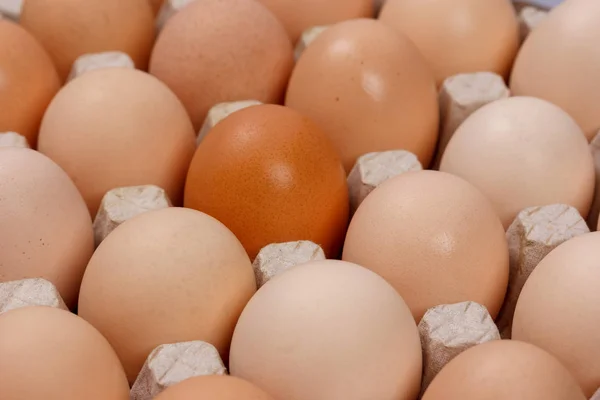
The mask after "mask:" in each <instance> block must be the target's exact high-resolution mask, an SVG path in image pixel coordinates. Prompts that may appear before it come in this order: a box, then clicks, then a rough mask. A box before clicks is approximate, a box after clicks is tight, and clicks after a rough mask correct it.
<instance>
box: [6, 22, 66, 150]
mask: <svg viewBox="0 0 600 400" xmlns="http://www.w3.org/2000/svg"><path fill="white" fill-rule="evenodd" d="M0 76H1V77H2V79H0V110H1V111H0V132H7V131H9V132H10V131H13V132H18V133H20V134H21V135H23V136H25V137H26V138H27V141H28V142H29V145H30V146H32V147H35V146H36V142H37V135H38V129H39V127H40V122H41V121H42V116H43V115H44V111H46V107H48V104H49V103H50V100H52V97H54V95H55V94H56V92H58V89H59V88H60V81H59V79H58V74H57V73H56V69H55V68H54V65H53V64H52V60H51V59H50V57H49V56H48V54H47V53H46V51H45V50H44V48H43V47H42V46H41V45H40V44H39V43H38V42H37V40H35V38H34V37H33V36H31V35H30V34H29V33H28V32H27V31H26V30H25V29H23V28H21V27H20V26H19V25H17V24H15V23H13V22H10V21H8V20H6V19H3V20H0Z"/></svg>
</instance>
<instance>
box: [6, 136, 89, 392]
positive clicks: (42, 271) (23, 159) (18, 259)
mask: <svg viewBox="0 0 600 400" xmlns="http://www.w3.org/2000/svg"><path fill="white" fill-rule="evenodd" d="M93 251H94V234H93V231H92V220H91V218H90V215H89V213H88V210H87V208H86V206H85V202H84V201H83V199H82V197H81V195H80V194H79V192H78V191H77V188H76V187H75V185H74V184H73V182H72V181H71V180H70V179H69V177H68V176H67V174H66V173H65V172H64V171H63V170H62V169H60V167H59V166H58V165H56V164H55V163H53V162H52V161H51V160H50V159H49V158H48V157H45V156H44V155H42V154H40V153H38V152H37V151H33V150H29V149H22V148H17V147H4V148H0V282H6V281H12V280H19V279H24V278H38V277H41V278H45V279H47V280H49V281H50V282H52V283H53V284H54V285H55V286H56V287H57V289H58V291H59V292H60V294H61V295H62V297H63V299H64V300H65V303H66V304H67V306H69V307H71V308H73V307H74V306H75V305H76V303H77V295H78V293H79V285H80V284H81V279H82V277H83V272H84V270H85V266H86V264H87V262H88V261H89V259H90V257H91V256H92V253H93ZM0 391H1V389H0Z"/></svg>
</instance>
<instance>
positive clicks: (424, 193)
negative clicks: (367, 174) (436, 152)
mask: <svg viewBox="0 0 600 400" xmlns="http://www.w3.org/2000/svg"><path fill="white" fill-rule="evenodd" d="M342 259H343V260H345V261H350V262H354V263H357V264H360V265H363V266H365V267H367V268H369V269H371V270H373V271H375V272H376V273H378V274H379V275H381V276H383V277H384V278H385V279H386V280H387V281H388V282H390V283H391V284H392V286H394V287H395V288H396V290H397V291H398V293H400V295H401V296H402V297H403V298H404V300H405V301H406V303H407V304H408V306H409V307H410V309H411V311H412V313H413V316H414V317H415V319H416V320H417V321H419V320H420V319H421V318H422V317H423V315H424V314H425V312H426V311H427V310H428V309H429V308H431V307H434V306H437V305H440V304H453V303H459V302H463V301H475V302H477V303H480V304H482V305H484V306H486V307H487V309H488V311H489V312H490V315H491V316H492V318H495V317H496V315H497V314H498V311H499V309H500V306H502V302H503V300H504V294H505V292H506V286H507V282H508V245H507V243H506V238H505V235H504V230H503V229H502V224H501V223H500V221H499V219H498V217H497V216H496V214H495V213H494V209H493V207H492V205H491V204H490V202H489V201H488V200H487V199H486V198H485V197H484V196H483V194H481V192H479V191H478V190H477V189H476V188H475V187H473V186H472V185H470V184H469V183H467V182H466V181H464V180H462V179H460V178H457V177H455V176H452V175H450V174H445V173H442V172H436V171H420V172H409V173H406V174H403V175H400V176H398V177H395V178H392V179H390V180H388V181H386V182H384V183H383V184H382V185H381V186H379V187H378V188H377V189H375V190H374V191H373V192H371V194H370V195H369V196H367V198H366V199H365V201H364V202H363V203H362V204H361V205H360V207H359V208H358V210H357V212H356V214H355V215H354V217H353V219H352V221H351V222H350V227H349V228H348V234H347V236H346V242H345V244H344V253H343V257H342Z"/></svg>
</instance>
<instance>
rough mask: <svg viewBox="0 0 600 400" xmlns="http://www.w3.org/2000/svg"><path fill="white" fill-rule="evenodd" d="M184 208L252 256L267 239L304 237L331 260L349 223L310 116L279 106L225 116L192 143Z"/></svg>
mask: <svg viewBox="0 0 600 400" xmlns="http://www.w3.org/2000/svg"><path fill="white" fill-rule="evenodd" d="M185 206H186V207H190V208H194V209H197V210H200V211H203V212H205V213H207V214H209V215H212V216H213V217H215V218H217V219H218V220H219V221H221V222H223V223H224V224H225V225H226V226H227V227H228V228H229V229H231V230H232V231H233V233H234V234H235V235H236V236H237V237H238V238H239V239H240V241H241V242H242V244H243V245H244V247H245V248H246V250H247V251H248V254H249V255H250V258H251V259H254V257H256V255H257V254H258V252H259V251H260V249H261V248H262V247H264V246H266V245H268V244H271V243H281V242H290V241H297V240H310V241H312V242H314V243H317V244H319V245H320V246H321V247H322V248H323V250H324V251H325V254H327V255H328V256H329V257H336V256H338V255H339V251H340V249H341V246H342V242H343V240H344V234H345V231H346V227H347V223H348V207H349V206H348V187H347V184H346V177H345V173H344V170H343V168H342V165H341V162H340V159H339V156H338V154H337V152H336V151H335V149H334V148H333V146H332V145H331V143H330V141H329V140H328V139H327V137H326V136H325V134H324V133H323V132H322V131H321V130H320V129H319V128H318V127H317V126H316V125H315V124H314V123H313V122H311V121H310V120H309V119H307V118H305V117H304V116H302V115H300V114H299V113H297V112H296V111H294V110H291V109H289V108H286V107H283V106H278V105H259V106H253V107H249V108H246V109H244V110H241V111H238V112H236V113H234V114H232V115H230V116H229V117H228V118H226V119H225V120H223V121H221V122H220V123H219V124H217V125H216V126H215V127H214V128H213V129H212V130H211V131H210V132H209V133H208V135H207V136H206V138H205V139H204V140H203V141H202V143H201V144H200V146H199V147H198V149H197V151H196V154H195V155H194V159H193V160H192V164H191V166H190V170H189V172H188V177H187V182H186V187H185Z"/></svg>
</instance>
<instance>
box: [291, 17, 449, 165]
mask: <svg viewBox="0 0 600 400" xmlns="http://www.w3.org/2000/svg"><path fill="white" fill-rule="evenodd" d="M285 104H286V105H287V106H288V107H291V108H293V109H295V110H298V111H300V112H301V113H303V114H304V115H306V116H307V117H309V118H311V119H312V120H313V121H315V123H317V124H318V125H319V126H320V127H321V128H322V129H323V131H324V132H325V133H326V134H327V135H328V136H329V138H330V139H331V141H332V142H333V144H334V146H335V147H336V149H337V150H338V151H339V152H340V155H341V157H342V162H343V163H344V168H345V169H346V171H347V172H350V170H351V169H352V167H353V166H354V163H355V161H356V159H357V158H358V157H360V156H362V155H364V154H366V153H370V152H374V151H385V150H408V151H411V152H413V153H415V155H416V156H417V157H418V158H419V161H420V162H421V163H422V164H423V165H424V166H427V165H428V164H429V162H430V160H431V157H432V155H433V151H434V149H435V145H436V142H437V137H438V121H439V115H438V112H439V107H438V102H437V92H436V88H435V83H434V80H433V75H432V74H431V72H430V70H429V67H428V66H427V63H426V62H425V60H424V58H423V57H422V56H421V54H420V53H419V51H418V50H417V48H416V47H415V46H414V45H413V43H412V42H411V41H410V40H409V39H408V38H407V37H405V36H403V35H401V34H399V33H397V32H395V31H394V30H393V29H392V28H390V27H388V26H386V25H384V24H382V23H381V22H378V21H375V20H369V19H359V20H352V21H346V22H341V23H339V24H336V25H334V26H332V27H330V28H328V29H327V30H325V31H324V32H323V33H322V34H321V35H319V36H318V37H317V39H315V41H314V42H312V43H311V45H310V46H308V48H307V49H306V50H305V51H304V53H302V56H301V57H300V59H299V60H298V63H297V64H296V67H295V68H294V72H293V73H292V77H291V79H290V84H289V86H288V91H287V96H286V101H285Z"/></svg>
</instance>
